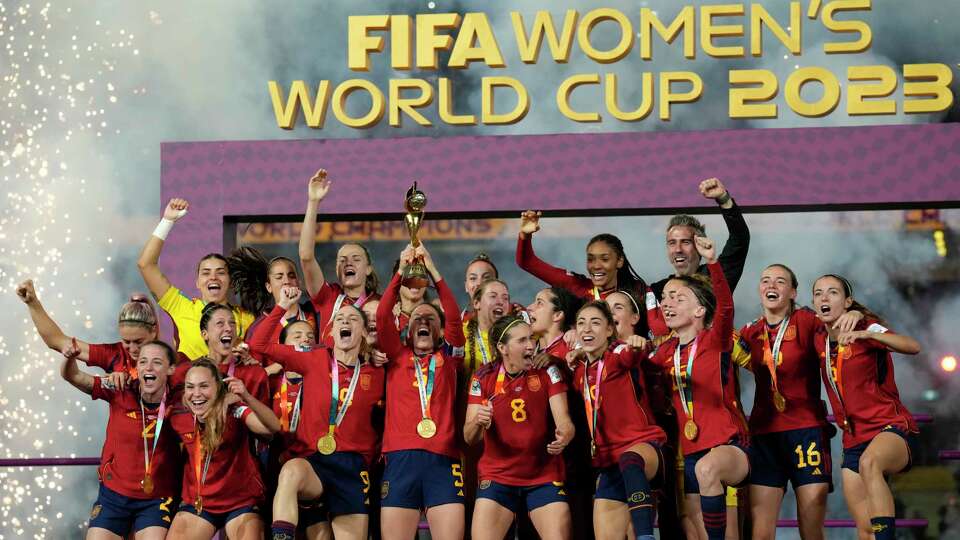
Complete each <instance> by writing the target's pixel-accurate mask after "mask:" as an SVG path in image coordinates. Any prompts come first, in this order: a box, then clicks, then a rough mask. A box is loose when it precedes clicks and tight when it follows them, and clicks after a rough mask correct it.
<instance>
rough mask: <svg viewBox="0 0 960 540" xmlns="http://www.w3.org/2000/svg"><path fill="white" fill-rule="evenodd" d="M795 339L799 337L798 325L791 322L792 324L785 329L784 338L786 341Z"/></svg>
mask: <svg viewBox="0 0 960 540" xmlns="http://www.w3.org/2000/svg"><path fill="white" fill-rule="evenodd" d="M795 339H797V325H795V324H791V325H790V326H788V327H787V329H786V330H784V332H783V340H784V341H793V340H795Z"/></svg>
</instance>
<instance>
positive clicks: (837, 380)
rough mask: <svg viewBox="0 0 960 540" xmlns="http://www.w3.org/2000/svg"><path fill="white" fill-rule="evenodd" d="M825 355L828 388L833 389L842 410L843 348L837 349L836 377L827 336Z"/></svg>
mask: <svg viewBox="0 0 960 540" xmlns="http://www.w3.org/2000/svg"><path fill="white" fill-rule="evenodd" d="M825 354H826V361H827V381H829V382H830V387H831V388H833V392H834V393H835V394H836V395H837V399H838V400H839V401H840V407H841V408H843V347H837V375H836V377H834V375H833V361H832V360H831V358H830V336H829V335H827V346H826V350H825Z"/></svg>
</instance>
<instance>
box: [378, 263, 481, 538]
mask: <svg viewBox="0 0 960 540" xmlns="http://www.w3.org/2000/svg"><path fill="white" fill-rule="evenodd" d="M417 256H419V257H422V258H423V262H424V265H425V266H426V268H427V271H428V272H429V274H430V277H431V278H432V279H433V282H434V285H435V286H436V288H437V294H438V295H439V296H440V301H441V302H443V308H444V309H443V310H442V311H441V310H439V309H437V308H436V307H435V306H434V305H433V304H430V303H422V304H419V305H417V306H416V307H415V308H413V310H412V312H411V313H410V321H409V324H408V327H407V329H406V330H407V331H406V332H405V334H406V336H407V338H406V343H403V342H401V340H400V335H401V334H400V332H398V330H397V329H396V327H395V326H394V315H393V309H392V306H393V305H394V304H396V303H397V296H398V290H399V289H401V285H400V276H401V275H402V274H403V271H404V269H405V268H406V267H407V266H408V265H409V264H411V263H412V262H413V260H414V259H415V258H416V257H417ZM458 309H459V308H458V306H457V301H456V299H455V298H454V296H453V292H452V291H451V290H450V287H448V286H447V283H446V281H444V279H443V277H442V276H441V275H440V272H439V271H438V270H437V267H436V266H435V265H434V264H433V259H432V258H431V257H430V253H429V252H428V251H427V250H426V248H425V247H424V246H423V245H422V244H421V245H420V246H419V247H417V248H416V250H414V249H413V248H411V247H409V246H408V247H407V249H405V250H404V251H403V253H402V254H401V255H400V264H399V265H398V267H397V272H395V273H394V275H393V279H392V280H391V281H390V284H389V285H388V286H387V289H386V291H384V293H383V298H382V299H381V301H380V309H379V311H378V312H377V319H378V320H377V327H378V328H381V329H382V330H380V332H379V344H380V347H381V348H382V349H383V352H385V353H386V354H387V358H388V359H389V361H388V362H387V364H386V370H387V388H388V390H387V411H386V412H387V419H386V428H385V430H384V435H383V452H384V456H385V459H386V470H385V471H384V475H383V483H382V485H381V490H380V496H381V503H380V504H381V507H382V510H381V535H382V538H384V539H385V540H391V539H401V540H406V539H409V538H413V537H414V536H416V532H417V523H418V522H419V520H420V511H421V510H426V513H427V522H428V523H429V524H430V536H431V538H435V539H438V540H443V539H459V538H463V532H464V505H463V474H462V468H461V463H460V452H459V449H458V447H457V443H458V440H459V434H458V433H457V431H458V429H457V422H456V419H457V415H456V409H455V405H456V397H457V373H458V371H459V370H460V368H461V367H462V355H463V343H464V338H463V326H462V324H461V321H460V317H459V315H458ZM445 314H448V315H449V317H446V316H445Z"/></svg>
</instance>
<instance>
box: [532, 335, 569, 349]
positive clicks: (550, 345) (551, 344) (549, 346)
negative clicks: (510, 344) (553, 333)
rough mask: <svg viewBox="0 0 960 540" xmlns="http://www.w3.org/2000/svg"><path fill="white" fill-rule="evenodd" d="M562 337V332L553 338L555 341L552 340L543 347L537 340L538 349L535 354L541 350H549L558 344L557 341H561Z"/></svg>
mask: <svg viewBox="0 0 960 540" xmlns="http://www.w3.org/2000/svg"><path fill="white" fill-rule="evenodd" d="M561 339H563V334H560V335H559V336H557V337H555V338H553V341H551V342H550V343H549V344H547V346H546V347H544V348H543V349H541V348H540V342H539V341H537V350H536V351H534V353H533V354H540V352H547V351H549V350H550V349H551V348H553V346H554V345H556V344H557V343H559V342H560V340H561Z"/></svg>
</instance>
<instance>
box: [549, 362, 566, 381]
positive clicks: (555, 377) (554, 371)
mask: <svg viewBox="0 0 960 540" xmlns="http://www.w3.org/2000/svg"><path fill="white" fill-rule="evenodd" d="M547 375H549V376H550V383H551V384H557V383H559V382H560V381H561V380H562V379H563V376H561V375H560V369H559V368H558V367H557V366H550V367H548V368H547Z"/></svg>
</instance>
